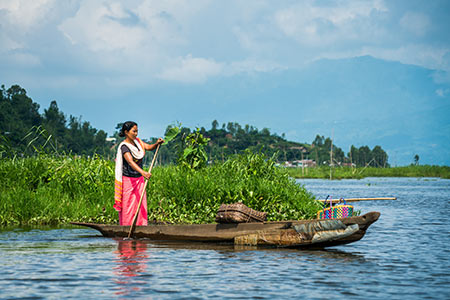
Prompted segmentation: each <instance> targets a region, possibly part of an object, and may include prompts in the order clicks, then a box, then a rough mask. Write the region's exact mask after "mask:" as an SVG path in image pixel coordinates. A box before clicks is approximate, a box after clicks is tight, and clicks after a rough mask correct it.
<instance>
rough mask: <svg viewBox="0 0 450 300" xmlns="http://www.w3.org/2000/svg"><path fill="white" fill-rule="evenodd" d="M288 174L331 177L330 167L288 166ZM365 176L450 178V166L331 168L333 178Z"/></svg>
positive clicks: (359, 177)
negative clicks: (303, 168) (302, 167)
mask: <svg viewBox="0 0 450 300" xmlns="http://www.w3.org/2000/svg"><path fill="white" fill-rule="evenodd" d="M286 171H287V172H288V174H289V175H290V176H292V177H294V178H321V179H329V178H330V168H329V167H318V168H305V170H303V172H302V169H301V168H288V169H287V170H286ZM365 177H440V178H446V179H450V167H448V166H430V165H419V166H416V165H411V166H404V167H391V168H373V167H366V168H351V167H336V168H333V169H332V170H331V178H332V179H361V178H365Z"/></svg>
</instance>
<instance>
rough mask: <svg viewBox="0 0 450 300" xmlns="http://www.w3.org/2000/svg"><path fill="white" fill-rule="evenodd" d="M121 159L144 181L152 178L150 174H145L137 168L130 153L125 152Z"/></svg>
mask: <svg viewBox="0 0 450 300" xmlns="http://www.w3.org/2000/svg"><path fill="white" fill-rule="evenodd" d="M123 157H124V158H125V160H126V161H127V163H128V164H129V165H130V166H131V167H132V168H133V169H134V170H135V171H136V172H138V173H139V174H141V175H142V176H144V177H145V179H150V176H152V174H151V173H149V172H145V171H144V170H142V169H141V167H139V166H138V164H137V163H135V162H134V160H133V157H132V156H131V154H130V152H126V153H125V154H124V155H123Z"/></svg>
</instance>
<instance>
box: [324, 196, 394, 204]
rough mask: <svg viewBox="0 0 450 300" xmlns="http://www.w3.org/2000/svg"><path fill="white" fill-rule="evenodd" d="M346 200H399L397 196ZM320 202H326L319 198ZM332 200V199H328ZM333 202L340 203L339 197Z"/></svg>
mask: <svg viewBox="0 0 450 300" xmlns="http://www.w3.org/2000/svg"><path fill="white" fill-rule="evenodd" d="M344 199H345V202H357V201H372V200H397V197H378V198H344ZM317 201H319V202H322V203H323V202H325V200H324V199H319V200H317ZM327 201H330V200H327ZM332 201H333V203H338V202H339V199H333V200H332Z"/></svg>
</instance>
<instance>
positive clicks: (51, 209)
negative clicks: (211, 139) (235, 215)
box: [0, 153, 319, 225]
mask: <svg viewBox="0 0 450 300" xmlns="http://www.w3.org/2000/svg"><path fill="white" fill-rule="evenodd" d="M152 173H153V176H152V178H151V180H150V184H149V185H148V190H147V192H148V207H149V219H150V220H153V219H156V220H159V221H168V222H174V223H204V222H213V221H214V217H215V214H216V212H217V209H218V207H219V206H220V204H221V203H232V202H236V201H242V202H243V203H244V204H246V205H248V206H249V207H251V208H254V209H257V210H261V211H266V212H267V213H268V218H269V219H270V220H281V219H304V218H313V217H314V214H315V213H316V211H317V210H318V209H319V207H318V204H317V203H315V202H314V201H313V195H312V194H310V193H308V192H307V191H306V190H305V189H304V188H303V187H301V186H298V185H297V184H296V183H295V181H294V180H293V179H292V178H291V177H289V176H288V174H287V173H286V172H285V171H284V170H282V169H279V168H276V167H275V166H274V163H273V161H272V160H270V159H267V158H265V157H263V156H262V155H258V154H251V153H247V154H245V155H240V156H236V157H234V158H233V159H230V160H228V161H226V162H225V163H222V164H216V165H213V166H209V167H207V168H204V169H201V170H198V171H194V170H190V169H187V168H182V167H178V166H166V167H156V168H154V169H153V172H152ZM0 178H1V182H0V224H1V225H11V224H60V223H67V222H70V221H84V222H96V223H116V222H117V212H116V211H115V210H114V209H113V208H112V205H113V202H114V200H113V199H114V163H113V162H112V161H108V160H104V159H101V158H100V157H97V156H94V157H91V158H80V157H73V156H50V155H39V156H35V157H28V158H17V157H16V158H13V159H9V158H8V159H0Z"/></svg>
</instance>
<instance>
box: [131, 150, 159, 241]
mask: <svg viewBox="0 0 450 300" xmlns="http://www.w3.org/2000/svg"><path fill="white" fill-rule="evenodd" d="M159 146H161V144H158V146H157V147H156V151H155V154H154V155H153V159H152V164H151V165H150V168H149V170H148V172H149V173H151V172H152V169H153V165H154V164H155V159H156V156H157V155H158V150H159ZM149 180H150V179H145V183H144V188H143V190H142V193H141V199H140V200H139V204H138V207H137V210H136V213H135V214H134V218H133V222H132V223H131V226H130V231H129V232H128V238H130V237H131V235H132V233H133V231H134V228H136V221H137V217H138V215H139V211H140V210H141V204H142V199H143V198H144V194H145V189H146V188H147V183H148V181H149Z"/></svg>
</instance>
